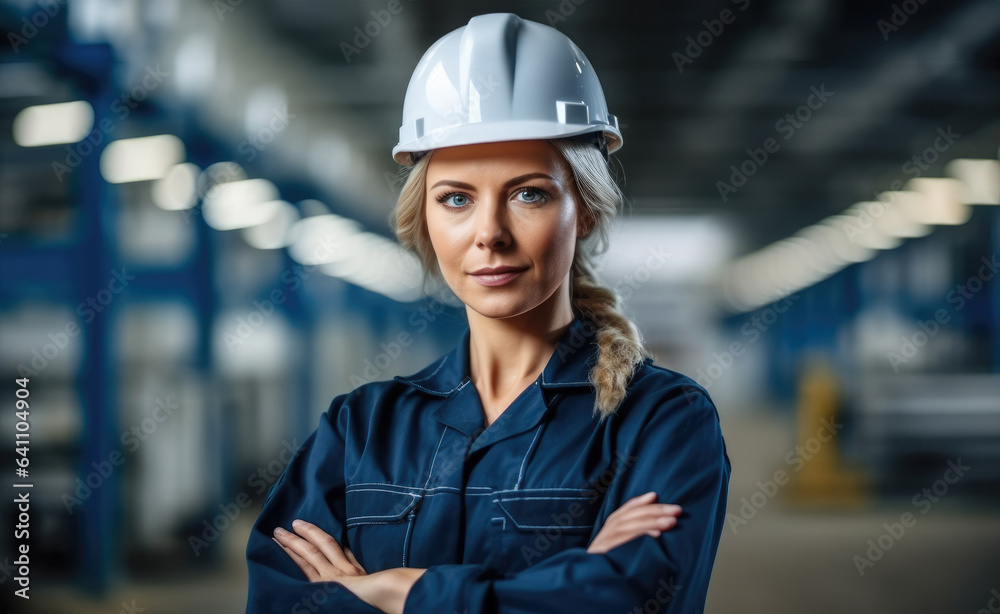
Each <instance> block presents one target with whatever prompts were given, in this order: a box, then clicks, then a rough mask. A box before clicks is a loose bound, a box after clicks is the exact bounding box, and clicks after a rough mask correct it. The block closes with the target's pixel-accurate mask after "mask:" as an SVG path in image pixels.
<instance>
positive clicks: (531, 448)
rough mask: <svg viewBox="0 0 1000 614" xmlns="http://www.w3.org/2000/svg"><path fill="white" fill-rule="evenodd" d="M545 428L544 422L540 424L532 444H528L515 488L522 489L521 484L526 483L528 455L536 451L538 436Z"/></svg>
mask: <svg viewBox="0 0 1000 614" xmlns="http://www.w3.org/2000/svg"><path fill="white" fill-rule="evenodd" d="M543 430H545V423H544V422H543V423H542V424H539V425H538V429H537V430H535V437H534V438H533V439H532V440H531V444H529V445H528V451H527V452H525V453H524V458H523V459H522V460H521V470H520V471H519V472H518V473H517V483H516V484H514V490H520V489H521V484H522V483H524V470H525V468H526V467H527V465H528V457H530V456H531V453H532V452H534V450H535V444H537V443H538V437H539V436H540V435H541V434H542V431H543Z"/></svg>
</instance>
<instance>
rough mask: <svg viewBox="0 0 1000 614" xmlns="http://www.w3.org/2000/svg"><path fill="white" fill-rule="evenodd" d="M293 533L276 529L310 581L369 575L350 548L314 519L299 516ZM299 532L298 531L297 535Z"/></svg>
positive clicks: (286, 550)
mask: <svg viewBox="0 0 1000 614" xmlns="http://www.w3.org/2000/svg"><path fill="white" fill-rule="evenodd" d="M292 530H294V531H295V533H290V532H289V531H286V530H285V529H282V528H281V527H278V528H276V529H275V530H274V541H276V542H277V543H278V545H279V546H281V548H282V549H283V550H284V551H285V553H287V554H288V556H290V557H292V560H293V561H295V564H296V565H298V566H299V569H301V570H302V573H304V574H306V578H308V579H309V581H310V582H329V581H337V582H340V581H342V580H343V578H353V577H357V576H365V575H368V574H367V572H365V570H364V568H363V567H362V566H361V564H360V563H358V560H357V559H356V558H354V553H352V552H351V550H350V549H349V548H341V547H340V544H338V543H337V540H335V539H334V538H333V537H331V536H330V535H329V534H328V533H326V532H325V531H324V530H323V529H321V528H319V527H317V526H316V525H314V524H312V523H311V522H306V521H304V520H296V521H294V522H293V523H292ZM296 533H297V535H296Z"/></svg>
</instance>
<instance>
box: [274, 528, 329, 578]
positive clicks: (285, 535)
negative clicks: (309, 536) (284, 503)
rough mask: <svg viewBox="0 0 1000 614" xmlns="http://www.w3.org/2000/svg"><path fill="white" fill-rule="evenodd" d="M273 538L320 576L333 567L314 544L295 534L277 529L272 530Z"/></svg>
mask: <svg viewBox="0 0 1000 614" xmlns="http://www.w3.org/2000/svg"><path fill="white" fill-rule="evenodd" d="M274 536H275V538H277V540H278V541H279V542H280V543H281V544H282V545H283V546H285V547H286V548H288V549H289V550H292V551H293V552H295V553H296V554H298V555H299V556H300V557H302V558H303V559H305V561H306V562H307V563H309V564H310V565H312V566H313V567H314V568H315V569H316V571H317V572H318V573H319V574H320V575H323V573H324V572H326V571H327V570H329V569H330V568H331V567H333V564H332V563H330V560H329V559H327V558H326V555H324V554H323V553H322V552H321V551H320V549H319V548H317V547H316V545H315V544H313V543H312V542H309V541H307V540H305V539H303V538H302V537H299V536H298V535H296V534H295V533H290V532H288V531H286V530H284V529H282V528H280V527H279V528H277V529H275V530H274Z"/></svg>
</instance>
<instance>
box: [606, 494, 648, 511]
mask: <svg viewBox="0 0 1000 614" xmlns="http://www.w3.org/2000/svg"><path fill="white" fill-rule="evenodd" d="M650 501H656V491H655V490H651V491H649V492H647V493H645V494H641V495H639V496H638V497H632V498H631V499H629V500H628V501H626V502H625V503H623V504H622V505H621V507H619V508H618V510H623V509H626V508H630V507H633V506H635V505H639V504H642V503H649V502H650ZM618 510H616V511H618Z"/></svg>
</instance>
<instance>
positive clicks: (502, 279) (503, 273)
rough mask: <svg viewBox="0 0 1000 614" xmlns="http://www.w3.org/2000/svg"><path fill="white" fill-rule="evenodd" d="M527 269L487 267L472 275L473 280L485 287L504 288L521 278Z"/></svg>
mask: <svg viewBox="0 0 1000 614" xmlns="http://www.w3.org/2000/svg"><path fill="white" fill-rule="evenodd" d="M526 270H527V267H523V268H518V267H512V266H499V267H492V268H490V267H487V268H483V269H479V270H478V271H476V272H475V273H471V275H472V278H473V279H475V280H476V281H477V282H478V283H480V284H482V285H484V286H502V285H504V284H507V283H510V282H512V281H514V280H515V279H517V278H518V277H520V276H521V273H523V272H525V271H526Z"/></svg>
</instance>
